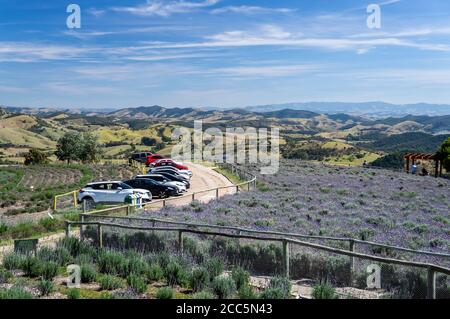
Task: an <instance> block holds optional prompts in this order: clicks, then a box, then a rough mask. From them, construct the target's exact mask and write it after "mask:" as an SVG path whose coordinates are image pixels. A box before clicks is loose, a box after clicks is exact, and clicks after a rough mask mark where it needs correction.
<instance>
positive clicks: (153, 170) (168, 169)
mask: <svg viewBox="0 0 450 319" xmlns="http://www.w3.org/2000/svg"><path fill="white" fill-rule="evenodd" d="M159 172H170V173H171V174H173V173H175V174H179V173H178V172H179V169H177V168H175V167H172V166H158V167H153V168H151V169H150V173H152V174H159Z"/></svg>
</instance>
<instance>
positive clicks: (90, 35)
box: [63, 25, 195, 40]
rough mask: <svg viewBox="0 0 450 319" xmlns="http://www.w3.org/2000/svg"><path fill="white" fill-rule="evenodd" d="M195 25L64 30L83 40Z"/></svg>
mask: <svg viewBox="0 0 450 319" xmlns="http://www.w3.org/2000/svg"><path fill="white" fill-rule="evenodd" d="M194 29H195V27H193V26H182V25H155V26H145V27H139V28H126V29H121V30H109V31H99V30H97V31H80V30H76V31H75V30H68V31H63V34H64V35H69V36H72V37H75V38H78V39H81V40H89V39H94V38H97V37H103V36H110V35H125V34H139V33H147V34H155V33H166V32H180V31H192V30H194Z"/></svg>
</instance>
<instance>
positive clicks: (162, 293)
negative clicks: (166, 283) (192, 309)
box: [156, 287, 174, 299]
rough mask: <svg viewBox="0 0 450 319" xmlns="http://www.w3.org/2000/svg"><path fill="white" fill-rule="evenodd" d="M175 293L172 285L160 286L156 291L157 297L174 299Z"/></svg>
mask: <svg viewBox="0 0 450 319" xmlns="http://www.w3.org/2000/svg"><path fill="white" fill-rule="evenodd" d="M173 295H174V294H173V290H172V288H170V287H162V288H159V289H158V291H157V292H156V298H157V299H172V298H173Z"/></svg>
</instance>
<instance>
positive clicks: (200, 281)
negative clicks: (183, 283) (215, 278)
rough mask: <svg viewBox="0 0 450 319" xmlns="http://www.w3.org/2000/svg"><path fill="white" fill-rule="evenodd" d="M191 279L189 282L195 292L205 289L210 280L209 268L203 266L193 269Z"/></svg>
mask: <svg viewBox="0 0 450 319" xmlns="http://www.w3.org/2000/svg"><path fill="white" fill-rule="evenodd" d="M189 279H190V280H189V283H190V285H191V288H192V290H194V292H198V291H201V290H203V289H204V288H205V287H206V286H208V284H209V281H210V279H209V273H208V270H207V269H206V268H203V267H202V268H195V269H194V270H193V271H192V273H191V277H190V278H189Z"/></svg>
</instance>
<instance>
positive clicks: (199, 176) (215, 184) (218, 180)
mask: <svg viewBox="0 0 450 319" xmlns="http://www.w3.org/2000/svg"><path fill="white" fill-rule="evenodd" d="M186 165H188V166H189V169H190V170H191V171H192V174H193V175H192V178H191V188H190V189H189V190H188V192H187V193H185V195H191V194H193V193H197V192H201V191H204V190H208V189H215V188H219V187H225V186H233V185H234V184H233V183H232V182H230V180H228V178H226V177H225V176H223V175H222V174H220V173H218V172H216V171H215V170H214V169H213V168H212V167H206V166H203V165H200V164H194V163H186ZM234 193H236V189H235V188H234V187H229V188H226V189H221V190H219V193H218V195H219V196H224V195H228V194H234ZM215 198H216V191H215V190H213V191H209V192H205V193H201V194H197V195H195V200H198V201H200V202H203V203H206V202H209V201H210V200H213V199H215ZM191 200H192V197H191V196H183V197H180V198H174V199H171V200H168V201H167V205H174V206H183V205H187V204H189V203H190V202H191ZM159 206H160V205H158V206H155V208H157V207H159ZM47 213H48V212H47V211H45V212H40V213H33V214H21V215H17V216H11V219H14V222H15V223H17V222H22V221H27V220H28V221H37V220H38V219H39V218H42V217H45V216H47ZM63 235H64V234H63V233H61V234H55V235H52V236H49V237H44V238H40V240H39V242H40V244H42V245H49V244H51V243H52V242H54V241H56V240H57V239H59V238H60V237H61V236H63ZM12 249H13V246H3V247H0V255H2V254H4V253H5V252H7V251H11V250H12Z"/></svg>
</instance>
